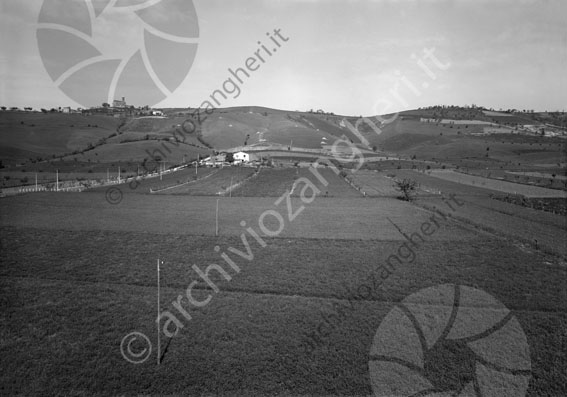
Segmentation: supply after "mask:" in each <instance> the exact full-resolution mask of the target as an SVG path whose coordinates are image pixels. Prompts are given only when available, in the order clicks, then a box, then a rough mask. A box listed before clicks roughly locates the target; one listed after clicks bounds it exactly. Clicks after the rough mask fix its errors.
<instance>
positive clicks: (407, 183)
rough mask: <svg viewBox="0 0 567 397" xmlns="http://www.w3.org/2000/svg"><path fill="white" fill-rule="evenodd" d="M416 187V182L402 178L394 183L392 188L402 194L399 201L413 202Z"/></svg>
mask: <svg viewBox="0 0 567 397" xmlns="http://www.w3.org/2000/svg"><path fill="white" fill-rule="evenodd" d="M417 187H418V185H417V182H416V181H414V180H413V179H409V178H404V179H402V180H396V181H394V188H395V189H396V190H398V191H399V192H400V193H402V196H401V199H402V200H405V201H411V200H413V196H414V194H415V191H416V190H417Z"/></svg>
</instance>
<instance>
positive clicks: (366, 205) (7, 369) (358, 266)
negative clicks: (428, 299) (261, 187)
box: [0, 192, 567, 396]
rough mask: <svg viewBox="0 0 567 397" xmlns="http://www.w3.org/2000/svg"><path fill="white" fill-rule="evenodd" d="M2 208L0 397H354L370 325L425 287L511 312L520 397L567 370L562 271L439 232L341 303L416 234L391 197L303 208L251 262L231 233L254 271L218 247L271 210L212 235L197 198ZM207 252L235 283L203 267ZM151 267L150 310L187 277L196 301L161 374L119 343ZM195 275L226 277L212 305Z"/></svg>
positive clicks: (224, 205) (270, 204) (257, 210)
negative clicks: (320, 331) (519, 350)
mask: <svg viewBox="0 0 567 397" xmlns="http://www.w3.org/2000/svg"><path fill="white" fill-rule="evenodd" d="M2 200H3V201H2V213H1V215H2V216H1V225H2V227H1V229H0V233H1V235H2V246H3V249H2V250H1V253H0V259H1V263H2V267H1V268H0V288H1V289H2V293H1V296H2V300H1V301H0V302H1V304H2V306H3V307H2V310H1V311H0V313H1V314H0V316H1V317H2V322H1V324H2V326H1V328H0V329H1V334H2V355H1V357H2V358H0V360H1V362H2V368H4V370H3V373H2V382H1V387H2V394H5V395H13V394H28V395H30V394H37V395H40V394H41V395H45V394H81V395H92V394H102V395H109V394H123V395H138V394H172V393H174V394H178V393H182V394H191V395H193V394H222V395H235V394H238V395H243V394H246V395H250V394H255V395H266V394H273V395H289V394H292V395H298V394H301V395H305V394H316V395H368V394H371V393H372V389H371V387H370V379H369V372H368V360H369V351H370V346H371V344H372V341H373V337H374V334H375V332H376V329H377V327H378V325H379V324H380V322H381V321H382V319H383V318H384V317H385V316H386V314H387V313H388V312H389V311H390V310H391V309H392V308H393V307H394V305H395V304H396V303H397V302H399V301H400V300H402V299H403V298H405V297H406V296H407V295H409V294H411V293H413V292H416V291H418V290H420V289H422V288H425V287H430V286H434V285H438V284H442V283H458V284H464V285H469V286H473V287H474V288H479V289H482V290H484V291H486V292H488V293H490V294H491V295H493V296H494V297H496V298H497V299H498V300H500V301H501V302H502V303H503V304H505V305H506V306H507V307H508V308H509V309H510V310H512V311H513V313H514V315H515V316H516V317H517V318H518V320H519V322H520V324H521V326H522V328H523V330H524V332H525V333H526V335H527V338H528V343H529V345H530V353H531V362H532V379H531V382H530V387H529V390H528V395H541V394H546V395H556V396H559V395H561V394H563V392H564V391H565V389H564V387H565V386H564V385H565V382H566V380H567V378H566V376H565V373H564V372H563V371H561V370H560V369H561V368H564V367H565V366H566V365H567V359H566V357H565V355H564V354H562V353H561V351H560V350H559V349H558V346H560V345H561V343H564V340H565V339H564V338H565V333H564V331H565V327H566V326H567V313H566V312H565V309H564V308H565V299H566V296H565V290H566V289H565V266H564V262H563V263H562V262H560V261H558V260H557V259H556V258H555V257H553V256H549V255H546V254H543V253H541V252H538V251H535V250H530V249H527V250H526V249H519V248H518V247H517V246H516V245H515V244H514V243H510V242H506V241H505V240H503V239H500V238H498V237H495V236H494V235H492V234H487V233H485V232H483V231H481V230H478V229H476V228H475V227H473V226H469V225H467V224H463V223H461V222H459V221H456V220H454V219H453V217H447V218H446V219H445V220H442V223H441V227H440V229H439V231H438V232H437V233H436V234H434V235H433V236H431V237H430V238H428V239H427V241H425V242H423V243H420V245H419V247H417V248H416V249H415V259H414V260H413V261H410V260H409V259H408V260H404V261H403V263H400V264H399V265H398V266H396V268H395V272H394V274H393V275H392V276H391V277H390V278H389V279H387V280H386V281H385V282H384V283H383V284H382V285H381V286H380V287H377V288H375V289H372V294H371V295H370V296H368V297H367V298H365V299H360V298H357V299H356V300H352V299H353V297H352V291H353V290H355V289H356V288H358V287H359V286H361V285H367V286H372V285H373V284H372V277H373V275H375V270H376V266H378V265H379V264H383V263H386V262H387V261H388V258H389V256H390V255H391V254H394V253H396V252H399V250H400V246H401V244H403V243H404V241H405V240H404V237H403V236H402V235H401V234H400V231H399V230H398V228H399V229H400V230H402V231H405V232H406V233H411V232H413V231H416V230H419V228H420V225H421V224H422V222H424V221H426V220H427V219H428V218H430V217H431V213H430V212H428V211H426V210H423V209H421V208H419V207H415V206H413V205H411V204H408V203H405V202H401V201H399V200H395V199H369V198H366V199H365V198H359V199H352V198H351V199H337V198H333V199H330V198H327V199H326V198H323V197H320V198H317V199H316V200H315V201H314V202H313V205H306V209H305V210H304V211H303V212H302V213H301V214H300V215H298V217H297V218H296V219H295V220H294V221H293V222H287V221H286V224H285V229H284V230H283V231H282V233H281V234H280V236H278V237H277V238H269V237H264V239H265V242H266V247H264V248H263V247H261V246H260V245H259V244H258V243H257V242H256V241H254V240H253V239H252V238H250V236H248V237H249V241H250V249H251V252H252V253H253V255H254V258H253V259H251V260H245V259H243V258H240V257H239V256H238V255H235V254H233V253H231V252H230V251H229V250H228V248H229V247H235V248H239V249H241V250H242V249H244V247H243V244H242V241H241V238H240V237H239V235H240V233H241V232H242V231H243V228H242V227H241V226H240V224H239V222H240V220H245V221H246V222H247V224H248V225H252V226H253V227H254V228H255V229H256V230H258V226H257V219H258V218H259V216H261V214H262V212H263V211H265V210H266V209H272V208H277V207H274V198H265V199H261V198H248V197H243V198H232V199H228V198H225V199H222V200H221V201H222V202H221V205H220V208H221V219H222V224H221V235H220V236H218V237H215V236H214V228H213V227H211V225H210V220H212V219H214V218H213V217H214V202H215V201H216V199H214V198H210V197H184V196H157V195H130V196H128V197H126V198H125V200H124V201H123V203H121V204H120V205H118V206H110V205H109V204H108V203H106V202H105V201H104V197H103V195H102V194H100V193H97V192H92V193H81V194H59V195H55V194H37V195H33V196H32V195H28V196H21V197H18V198H6V199H2ZM292 200H293V205H294V208H297V207H298V206H299V205H300V204H301V202H300V201H299V200H298V199H292ZM347 203H351V205H348V204H347ZM465 208H466V206H464V207H460V208H459V209H458V211H457V213H455V214H454V215H455V216H456V215H458V214H460V213H461V212H462V211H464V210H465ZM446 210H447V209H446ZM280 211H281V213H282V214H284V219H285V212H286V210H285V208H282V209H280ZM447 211H448V210H447ZM42 214H43V216H42ZM387 218H390V219H391V220H392V221H393V222H394V224H395V225H396V226H394V225H393V224H391V223H390V222H389V221H388V220H387ZM217 245H218V246H219V247H221V250H222V251H221V252H227V253H228V254H229V256H230V257H232V258H233V259H234V260H235V261H236V263H237V264H238V266H239V267H240V269H241V270H240V272H239V273H236V272H235V271H231V270H230V267H228V265H226V264H224V262H223V261H222V260H221V261H220V262H219V260H220V258H219V255H220V254H219V253H216V252H215V250H214V249H213V248H214V247H215V246H217ZM158 256H159V257H160V258H162V259H163V260H164V264H163V265H162V267H161V268H162V271H161V275H162V299H161V308H162V310H174V309H173V306H172V302H173V301H175V299H176V296H177V295H178V294H180V293H181V294H184V291H185V289H186V288H187V286H188V285H189V284H190V283H191V282H192V281H193V280H195V281H196V282H197V284H196V287H195V291H196V292H195V297H196V298H197V299H204V298H206V297H207V296H209V295H211V294H212V295H211V296H212V300H211V302H210V303H209V304H208V305H207V306H205V307H203V308H201V309H196V308H191V309H190V313H191V315H192V319H191V320H186V319H184V318H183V317H180V318H181V321H183V328H182V329H181V330H180V332H179V335H178V336H177V337H175V338H174V339H172V340H171V342H170V344H169V345H168V348H167V351H166V353H165V355H164V358H163V362H162V365H161V366H160V367H156V365H155V352H154V353H152V357H151V358H152V359H151V360H148V361H147V362H145V363H144V364H140V365H133V364H130V363H128V362H127V361H125V360H124V359H123V358H122V356H121V354H120V341H121V339H122V337H123V336H125V335H126V334H127V333H129V332H131V331H133V330H137V331H140V332H144V333H146V334H147V335H148V336H149V337H150V338H151V341H152V343H153V345H154V348H155V343H156V341H155V324H154V322H153V321H154V319H155V310H156V307H155V296H156V289H155V260H156V258H157V257H158ZM211 263H220V264H224V267H225V268H226V270H227V271H229V272H230V275H231V280H230V281H228V280H225V279H223V278H221V277H220V276H219V277H213V278H212V281H213V282H214V283H215V285H217V286H218V288H219V292H218V293H216V294H215V293H214V292H213V290H211V289H209V288H208V286H207V284H206V283H205V282H204V281H203V280H202V279H200V278H199V277H198V276H197V275H196V273H194V271H193V270H192V269H191V266H192V265H197V266H198V267H200V268H201V269H204V268H205V267H206V266H208V264H211ZM487 275H490V276H489V277H487ZM184 305H187V307H188V308H189V307H190V306H189V304H188V303H187V301H186V300H185V301H184ZM338 305H339V306H344V307H348V310H347V312H346V313H345V315H344V317H341V318H340V321H338V322H337V323H336V325H335V326H334V327H332V328H331V329H330V331H329V333H328V334H325V337H324V338H323V341H322V343H321V345H320V346H318V347H316V348H315V349H313V350H310V349H306V348H305V344H306V343H307V342H308V341H309V338H308V335H309V334H310V333H312V332H314V331H316V330H317V328H318V327H319V324H321V322H322V321H323V319H324V318H325V316H326V315H328V314H329V313H333V312H334V311H335V310H336V307H338ZM163 343H164V345H165V344H166V343H168V340H167V338H165V337H164V338H163ZM8 360H9V361H8Z"/></svg>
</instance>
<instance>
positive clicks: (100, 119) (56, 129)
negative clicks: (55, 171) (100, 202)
mask: <svg viewBox="0 0 567 397" xmlns="http://www.w3.org/2000/svg"><path fill="white" fill-rule="evenodd" d="M119 125H120V120H119V119H115V118H112V117H108V116H83V115H82V114H63V113H39V112H0V148H1V151H0V158H1V159H2V161H3V163H5V164H10V163H14V162H21V161H24V160H26V159H29V158H36V157H42V158H45V157H47V156H51V155H60V154H64V153H69V152H73V151H75V150H81V149H84V148H86V147H87V145H88V144H89V143H92V144H94V143H95V142H97V141H99V140H100V139H102V138H104V137H107V136H109V135H110V134H112V133H114V132H116V129H117V128H118V126H119Z"/></svg>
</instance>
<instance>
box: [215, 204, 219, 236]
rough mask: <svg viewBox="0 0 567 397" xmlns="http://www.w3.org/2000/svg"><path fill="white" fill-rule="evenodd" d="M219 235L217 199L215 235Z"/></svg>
mask: <svg viewBox="0 0 567 397" xmlns="http://www.w3.org/2000/svg"><path fill="white" fill-rule="evenodd" d="M218 235H219V199H217V214H216V216H215V236H218Z"/></svg>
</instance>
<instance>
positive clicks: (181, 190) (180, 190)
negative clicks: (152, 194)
mask: <svg viewBox="0 0 567 397" xmlns="http://www.w3.org/2000/svg"><path fill="white" fill-rule="evenodd" d="M255 171H256V170H255V169H254V168H250V167H224V168H221V169H219V170H218V172H215V173H214V174H212V175H211V176H210V177H206V178H203V179H202V180H197V181H195V182H194V183H189V184H186V185H183V186H179V187H175V188H172V189H167V190H164V191H161V192H159V194H184V195H191V196H214V195H219V194H225V193H226V191H227V189H229V188H230V187H231V186H235V185H237V184H240V183H242V182H243V181H244V180H245V179H246V178H250V177H251V176H252V175H254V172H255Z"/></svg>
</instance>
